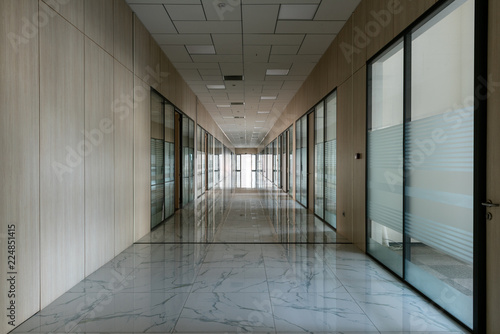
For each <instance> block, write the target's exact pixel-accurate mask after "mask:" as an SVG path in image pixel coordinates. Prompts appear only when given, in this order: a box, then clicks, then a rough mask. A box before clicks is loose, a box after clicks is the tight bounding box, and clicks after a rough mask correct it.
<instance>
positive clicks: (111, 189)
mask: <svg viewBox="0 0 500 334" xmlns="http://www.w3.org/2000/svg"><path fill="white" fill-rule="evenodd" d="M0 13H1V14H0V15H2V20H1V24H0V49H1V50H2V52H0V73H2V75H1V76H0V102H1V103H0V104H1V106H2V111H1V113H0V152H1V154H2V159H0V177H1V180H2V187H1V188H0V221H1V225H0V266H1V270H2V274H1V275H2V276H1V277H2V280H0V305H7V304H8V303H10V300H11V299H9V297H8V295H7V291H8V289H7V283H8V282H7V281H6V280H4V279H3V277H4V268H6V266H7V242H8V238H7V237H8V227H9V226H11V225H15V229H16V230H15V237H16V242H17V248H16V256H17V258H18V261H17V264H16V268H15V269H16V272H17V277H16V289H17V294H16V298H15V302H16V315H15V321H14V322H13V324H14V325H16V326H17V325H19V324H20V323H21V322H23V321H25V320H27V319H28V318H29V317H30V316H32V315H33V314H34V313H36V312H37V311H39V310H40V309H41V308H43V307H45V306H47V305H48V304H50V303H51V302H52V301H54V300H55V299H56V298H57V297H59V296H60V295H61V294H63V293H64V292H66V291H67V290H69V289H70V288H72V287H73V286H74V285H75V284H77V283H78V282H79V281H80V280H82V279H83V278H84V277H85V276H87V275H89V274H91V273H92V272H93V271H95V270H96V269H98V268H99V267H101V266H102V265H104V264H105V263H106V262H107V261H109V260H110V259H111V258H113V257H114V256H116V255H118V254H119V253H120V252H121V251H123V250H124V249H125V248H127V247H128V246H130V245H131V244H132V243H133V242H134V241H136V240H137V239H139V238H141V237H142V236H143V235H145V234H146V233H148V232H149V230H150V222H149V219H150V185H149V183H150V182H149V175H150V152H149V142H150V139H149V135H150V122H149V119H150V110H149V103H150V101H149V93H150V89H151V87H152V88H154V89H156V90H158V91H160V92H161V93H162V94H163V95H164V96H165V97H166V98H167V99H168V100H170V101H171V102H172V103H174V104H175V105H176V106H177V107H178V108H179V109H180V110H181V111H183V112H185V113H186V114H187V115H189V116H190V117H191V118H193V119H194V120H196V119H198V118H199V119H200V121H201V124H203V126H204V127H205V128H207V130H209V131H210V133H212V135H214V136H215V137H216V138H218V139H219V140H221V141H222V142H223V143H224V144H225V145H226V146H228V147H230V148H231V149H232V150H234V148H233V147H232V145H231V144H230V142H229V140H228V139H227V138H226V136H225V135H224V134H223V133H222V131H221V130H220V128H219V127H218V126H217V125H216V124H215V122H214V121H213V119H212V118H211V117H210V115H209V114H208V112H207V111H206V110H205V109H204V108H203V106H201V105H200V104H198V101H197V99H196V96H195V95H194V94H193V92H192V91H190V90H189V88H188V86H187V84H186V83H185V82H184V81H183V80H182V78H181V76H180V75H179V74H178V73H177V71H176V70H175V68H173V66H172V65H171V63H170V61H169V60H168V59H167V57H166V56H165V54H164V53H163V52H162V51H161V49H160V48H159V46H158V45H157V44H156V42H155V41H154V40H153V38H152V37H151V35H150V34H149V32H148V31H147V30H146V29H145V28H144V26H143V25H142V23H141V22H140V21H139V20H137V19H136V18H135V16H134V15H133V13H132V10H131V9H130V8H129V7H128V5H127V4H126V3H125V1H124V0H68V1H52V0H51V1H49V0H43V1H42V0H40V1H38V0H2V1H0ZM134 45H135V47H134ZM163 72H164V73H163ZM8 321H9V319H8V318H7V317H5V316H2V317H0V333H5V332H8V331H10V330H12V329H13V328H14V326H12V325H11V324H9V323H8Z"/></svg>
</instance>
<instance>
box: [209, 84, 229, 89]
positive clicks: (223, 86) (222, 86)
mask: <svg viewBox="0 0 500 334" xmlns="http://www.w3.org/2000/svg"><path fill="white" fill-rule="evenodd" d="M207 88H208V89H226V86H225V85H207Z"/></svg>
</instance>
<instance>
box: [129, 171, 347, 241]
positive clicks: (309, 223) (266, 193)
mask: <svg viewBox="0 0 500 334" xmlns="http://www.w3.org/2000/svg"><path fill="white" fill-rule="evenodd" d="M239 176H240V175H239V173H236V179H237V180H238V177H239ZM245 182H250V184H252V185H253V186H254V187H253V188H247V187H246V186H245V187H238V185H239V184H241V183H240V182H238V181H236V183H235V185H236V186H235V187H232V186H231V185H232V184H234V179H233V180H231V179H225V180H222V181H221V182H220V183H218V184H217V185H215V186H214V187H213V188H212V189H210V190H207V191H206V192H205V194H203V195H202V196H200V197H199V198H198V199H197V200H196V201H194V202H192V203H190V204H189V205H187V206H186V207H184V208H183V209H182V210H178V211H177V212H176V213H175V214H174V215H173V216H172V217H171V218H170V219H168V220H167V221H165V222H164V223H163V224H161V225H159V226H158V227H157V228H155V229H154V230H153V231H152V232H151V233H150V234H148V235H147V236H145V237H144V238H142V239H141V240H139V241H138V243H308V244H311V243H319V244H325V243H348V241H347V240H346V239H345V238H343V237H341V236H338V235H337V234H336V233H335V231H334V230H333V228H332V227H331V226H330V225H328V224H326V223H324V222H323V221H322V220H321V219H319V218H317V217H316V216H315V215H314V214H312V213H309V212H308V211H307V209H305V208H304V207H303V206H302V205H300V204H298V203H297V202H296V201H294V200H293V199H292V198H291V197H290V196H289V195H288V194H287V193H284V192H283V191H281V190H280V189H277V187H276V186H274V185H273V184H272V183H271V182H269V181H268V180H266V179H264V178H263V177H262V174H260V173H256V172H252V173H251V175H250V177H248V180H247V181H245Z"/></svg>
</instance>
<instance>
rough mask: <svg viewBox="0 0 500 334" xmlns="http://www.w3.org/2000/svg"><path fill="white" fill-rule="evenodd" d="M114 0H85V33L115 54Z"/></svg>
mask: <svg viewBox="0 0 500 334" xmlns="http://www.w3.org/2000/svg"><path fill="white" fill-rule="evenodd" d="M113 7H114V6H113V0H85V35H87V36H88V37H89V38H90V39H92V40H93V41H94V42H95V43H96V44H97V45H99V46H100V47H102V48H103V49H104V50H106V51H107V52H108V53H110V54H113V47H114V43H113V29H114V26H113Z"/></svg>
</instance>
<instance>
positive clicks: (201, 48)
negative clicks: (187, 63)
mask: <svg viewBox="0 0 500 334" xmlns="http://www.w3.org/2000/svg"><path fill="white" fill-rule="evenodd" d="M186 49H187V50H188V52H189V54H191V55H214V54H215V48H214V46H213V45H186Z"/></svg>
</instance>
